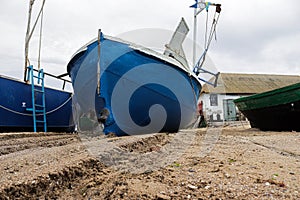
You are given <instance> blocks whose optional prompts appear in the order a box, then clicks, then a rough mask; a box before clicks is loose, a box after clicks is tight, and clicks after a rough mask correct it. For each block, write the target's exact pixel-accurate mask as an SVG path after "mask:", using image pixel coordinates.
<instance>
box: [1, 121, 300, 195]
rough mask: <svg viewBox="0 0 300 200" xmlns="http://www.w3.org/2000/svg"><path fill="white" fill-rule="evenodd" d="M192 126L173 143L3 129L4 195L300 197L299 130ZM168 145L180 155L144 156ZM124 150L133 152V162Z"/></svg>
mask: <svg viewBox="0 0 300 200" xmlns="http://www.w3.org/2000/svg"><path fill="white" fill-rule="evenodd" d="M192 132H193V134H192V135H193V138H192V140H189V139H187V135H186V134H185V135H184V136H183V137H185V138H184V139H182V140H181V142H180V144H176V142H175V143H172V141H173V140H175V139H174V138H176V134H156V135H149V136H142V137H138V136H129V137H122V138H114V137H103V136H99V135H97V134H93V135H92V136H91V137H90V139H88V140H87V139H86V138H85V136H82V135H80V134H61V133H59V134H58V133H47V134H44V133H36V134H35V133H10V134H3V133H2V134H1V135H0V199H300V133H298V132H261V131H258V130H255V129H250V128H249V127H241V126H240V127H224V128H222V129H220V128H215V129H212V130H209V131H208V130H207V129H204V128H203V129H196V130H193V131H192ZM187 133H188V134H190V133H191V132H187ZM211 135H213V137H211ZM91 138H92V139H91ZM99 141H101V145H99V144H98V143H97V142H99ZM89 142H90V143H89ZM93 142H96V143H93ZM184 143H186V144H187V145H184ZM168 144H173V145H179V146H181V147H179V148H178V149H179V150H178V151H177V150H176V148H171V151H169V153H170V154H172V152H173V154H174V155H175V154H176V156H177V157H176V156H174V158H175V160H172V159H169V158H167V157H168V156H166V160H168V161H167V162H165V163H163V161H161V160H159V159H154V160H152V162H153V165H152V164H151V162H150V163H149V162H148V161H149V160H148V161H144V160H143V159H144V158H147V157H150V158H152V157H151V156H153V155H156V156H157V155H159V154H160V153H163V152H167V151H166V150H165V149H164V146H167V145H168ZM107 145H108V146H107ZM97 146H98V148H99V146H101V148H104V150H105V148H106V150H107V151H104V150H103V149H102V150H103V154H105V156H102V157H101V156H100V155H99V154H102V153H101V151H102V150H101V149H100V150H99V149H97V148H96V147H97ZM109 146H114V148H112V149H111V150H110V149H109ZM182 147H183V148H182ZM118 148H119V151H120V149H121V152H123V153H122V154H117V153H116V152H117V151H116V149H118ZM168 148H170V147H168ZM97 151H100V153H99V154H97ZM95 152H96V153H95ZM109 152H112V153H111V154H110V153H109ZM124 152H125V153H124ZM117 155H119V156H120V155H127V156H128V155H129V157H126V159H127V160H128V162H124V160H123V161H122V162H124V164H122V162H118V160H114V159H116V158H115V157H116V156H117ZM130 155H132V156H137V155H138V156H140V157H136V158H138V159H132V158H130ZM110 157H111V158H110ZM108 160H109V161H108ZM119 160H120V159H119ZM138 161H140V162H145V166H144V168H143V167H138V164H136V162H138ZM150 161H151V159H150ZM120 163H121V165H120ZM130 164H131V165H130ZM132 164H134V165H132ZM139 164H141V163H139ZM157 164H161V165H157ZM157 166H158V167H157Z"/></svg>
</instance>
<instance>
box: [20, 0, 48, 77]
mask: <svg viewBox="0 0 300 200" xmlns="http://www.w3.org/2000/svg"><path fill="white" fill-rule="evenodd" d="M34 1H35V0H30V1H29V11H28V22H27V31H26V36H25V66H24V81H25V82H26V75H27V67H28V63H29V59H28V52H29V41H30V38H31V36H32V34H33V31H34V29H35V27H36V24H37V22H38V20H39V18H40V16H41V13H42V11H43V8H44V5H45V0H43V3H42V6H41V9H40V12H39V14H38V16H37V18H36V21H35V23H34V25H33V27H32V29H31V30H30V21H31V12H32V6H33V4H34Z"/></svg>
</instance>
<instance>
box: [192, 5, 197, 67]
mask: <svg viewBox="0 0 300 200" xmlns="http://www.w3.org/2000/svg"><path fill="white" fill-rule="evenodd" d="M197 6H198V5H197ZM193 34H194V35H193V67H195V65H196V41H197V7H196V8H194V33H193Z"/></svg>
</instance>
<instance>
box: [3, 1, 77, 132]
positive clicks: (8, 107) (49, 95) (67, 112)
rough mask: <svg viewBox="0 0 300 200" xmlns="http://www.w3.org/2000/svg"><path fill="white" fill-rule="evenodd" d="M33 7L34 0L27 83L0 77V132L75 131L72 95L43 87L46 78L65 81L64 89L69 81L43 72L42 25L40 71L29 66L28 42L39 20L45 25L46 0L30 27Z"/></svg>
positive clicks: (25, 80)
mask: <svg viewBox="0 0 300 200" xmlns="http://www.w3.org/2000/svg"><path fill="white" fill-rule="evenodd" d="M33 4H34V1H30V2H29V13H28V25H27V32H26V39H25V68H24V69H25V70H24V80H23V81H21V80H17V79H14V78H10V77H7V76H3V75H0V95H1V98H0V132H19V131H22V132H23V131H34V132H36V131H43V132H47V131H55V132H73V131H74V130H75V124H74V122H73V114H72V93H70V92H66V91H62V90H60V89H51V88H48V87H45V84H44V83H45V82H44V79H45V75H46V76H50V77H52V78H56V79H60V81H63V82H64V85H63V89H64V87H65V83H66V82H70V81H69V80H66V79H63V78H62V77H63V76H65V75H60V76H56V75H53V74H49V73H45V72H44V70H43V69H40V52H41V32H42V26H40V44H39V55H38V69H34V68H33V66H32V65H30V61H29V56H28V53H29V42H30V38H31V36H32V35H33V32H34V29H35V27H36V24H37V22H38V20H39V19H40V20H41V22H42V17H41V15H42V13H43V12H42V11H43V8H44V4H45V1H43V2H42V5H41V8H40V11H39V14H38V16H37V19H36V21H35V24H34V25H33V27H32V28H31V26H30V21H31V12H32V7H33ZM36 72H37V73H38V75H36Z"/></svg>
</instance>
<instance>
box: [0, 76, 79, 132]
mask: <svg viewBox="0 0 300 200" xmlns="http://www.w3.org/2000/svg"><path fill="white" fill-rule="evenodd" d="M0 94H1V98H0V131H1V132H11V131H16V132H18V131H33V117H32V112H30V111H26V108H31V107H32V98H31V85H30V84H26V83H24V82H21V81H18V80H15V79H11V78H8V77H3V76H0ZM45 95H46V96H45V99H46V113H47V114H46V119H47V129H48V131H56V132H72V131H74V123H73V117H72V100H71V98H72V96H71V93H68V92H64V91H60V90H54V89H50V88H45ZM39 98H41V97H39V96H37V97H36V100H37V101H40V99H39ZM37 128H38V131H43V124H37Z"/></svg>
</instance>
